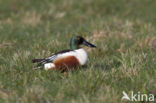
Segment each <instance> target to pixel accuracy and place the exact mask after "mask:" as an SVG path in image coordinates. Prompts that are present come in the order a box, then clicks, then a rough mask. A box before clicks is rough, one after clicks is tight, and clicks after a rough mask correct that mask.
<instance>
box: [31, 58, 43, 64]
mask: <svg viewBox="0 0 156 103" xmlns="http://www.w3.org/2000/svg"><path fill="white" fill-rule="evenodd" d="M43 60H44V59H33V60H32V63H37V62H41V61H43Z"/></svg>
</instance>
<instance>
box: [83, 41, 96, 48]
mask: <svg viewBox="0 0 156 103" xmlns="http://www.w3.org/2000/svg"><path fill="white" fill-rule="evenodd" d="M83 44H84V45H86V46H88V47H91V48H96V46H95V45H93V44H91V43H89V42H87V41H84V42H83Z"/></svg>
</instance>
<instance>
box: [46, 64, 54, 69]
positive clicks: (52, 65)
mask: <svg viewBox="0 0 156 103" xmlns="http://www.w3.org/2000/svg"><path fill="white" fill-rule="evenodd" d="M51 68H55V65H54V64H53V63H46V64H44V69H45V70H49V69H51Z"/></svg>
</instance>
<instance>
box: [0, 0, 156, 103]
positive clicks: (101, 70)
mask: <svg viewBox="0 0 156 103" xmlns="http://www.w3.org/2000/svg"><path fill="white" fill-rule="evenodd" d="M74 35H81V36H83V37H85V38H86V39H87V40H88V41H90V42H92V43H93V44H95V45H96V46H97V49H89V48H86V49H87V51H88V55H89V62H88V64H87V66H86V67H84V68H80V69H79V70H77V71H75V72H69V73H68V74H67V75H64V74H62V73H59V72H55V71H44V70H33V69H32V68H33V67H34V64H32V63H31V59H33V58H43V57H47V56H49V55H51V54H52V53H54V52H57V51H60V50H62V49H68V48H69V41H70V38H71V37H72V36H74ZM122 91H125V92H126V93H128V94H130V92H131V91H134V92H135V93H137V92H139V91H140V92H141V93H146V94H150V93H153V94H155V95H156V0H0V103H121V102H123V103H130V102H129V101H121V98H122V96H123V95H122ZM155 101H156V100H155ZM131 103H132V102H131ZM137 103H138V102H137ZM140 103H145V102H140ZM153 103H154V102H153Z"/></svg>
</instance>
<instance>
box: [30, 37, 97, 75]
mask: <svg viewBox="0 0 156 103" xmlns="http://www.w3.org/2000/svg"><path fill="white" fill-rule="evenodd" d="M81 45H85V46H87V47H90V48H96V46H95V45H94V44H91V43H89V42H88V41H87V40H85V39H84V38H83V37H82V36H73V37H72V38H71V40H70V49H67V50H63V51H60V52H57V53H55V54H53V55H52V56H49V57H46V58H43V59H33V60H32V63H38V64H37V69H40V68H44V69H45V70H59V71H61V72H66V71H68V70H73V69H76V68H77V67H80V66H84V65H86V63H87V61H88V54H87V52H86V51H85V49H83V48H82V47H81Z"/></svg>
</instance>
